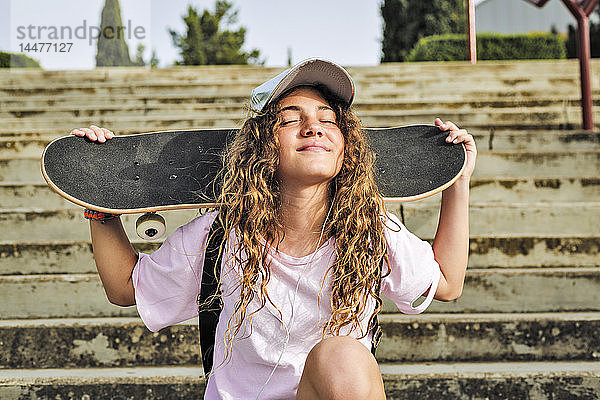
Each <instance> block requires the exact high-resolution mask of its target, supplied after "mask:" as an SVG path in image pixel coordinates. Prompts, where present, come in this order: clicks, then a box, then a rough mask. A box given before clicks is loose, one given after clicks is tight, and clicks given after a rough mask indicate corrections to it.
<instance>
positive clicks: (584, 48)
mask: <svg viewBox="0 0 600 400" xmlns="http://www.w3.org/2000/svg"><path fill="white" fill-rule="evenodd" d="M577 47H578V53H579V71H580V75H581V106H582V117H583V129H585V130H587V131H591V130H593V129H594V116H593V114H592V83H591V79H590V74H591V72H590V56H591V55H590V25H589V18H588V16H587V15H584V16H583V17H581V18H578V19H577Z"/></svg>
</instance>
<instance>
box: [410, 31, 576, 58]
mask: <svg viewBox="0 0 600 400" xmlns="http://www.w3.org/2000/svg"><path fill="white" fill-rule="evenodd" d="M468 54H469V53H468V46H467V36H466V35H460V34H447V35H434V36H428V37H424V38H422V39H421V40H419V41H418V42H417V44H416V45H415V47H414V48H413V49H412V51H411V52H410V54H409V56H408V57H407V61H461V60H468V58H469V57H468ZM559 58H566V48H565V41H564V39H563V38H561V37H560V36H559V35H556V34H552V33H528V34H517V35H502V34H495V33H483V34H479V35H477V59H479V60H527V59H559Z"/></svg>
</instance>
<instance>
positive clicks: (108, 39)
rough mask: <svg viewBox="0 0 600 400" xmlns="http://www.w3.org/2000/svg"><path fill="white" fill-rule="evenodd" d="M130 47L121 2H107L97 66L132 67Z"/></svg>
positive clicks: (101, 23)
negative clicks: (126, 36)
mask: <svg viewBox="0 0 600 400" xmlns="http://www.w3.org/2000/svg"><path fill="white" fill-rule="evenodd" d="M130 65H132V62H131V58H130V57H129V47H128V46H127V43H126V42H125V31H124V29H123V21H122V19H121V7H120V6H119V0H106V2H105V3H104V8H103V9H102V17H101V20H100V35H99V36H98V52H97V53H96V66H97V67H105V66H130Z"/></svg>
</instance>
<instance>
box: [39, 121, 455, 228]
mask: <svg viewBox="0 0 600 400" xmlns="http://www.w3.org/2000/svg"><path fill="white" fill-rule="evenodd" d="M236 132H237V130H236V129H203V130H179V131H162V132H151V133H141V134H135V135H124V136H116V137H114V138H113V139H111V140H108V141H107V142H106V143H96V142H92V141H90V140H88V139H85V138H81V137H76V136H66V137H62V138H59V139H56V140H54V141H53V142H51V143H50V144H49V145H48V146H47V147H46V149H45V150H44V153H43V155H42V175H43V176H44V178H45V179H46V182H47V183H48V185H49V186H50V187H51V188H52V189H53V190H54V191H55V192H56V193H58V194H59V195H60V196H62V197H64V198H65V199H67V200H69V201H71V202H73V203H75V204H78V205H80V206H83V207H87V208H89V209H93V210H97V211H103V212H109V213H114V214H134V213H144V215H143V216H142V217H140V218H139V219H138V221H137V224H136V225H137V226H136V228H137V229H136V231H137V233H138V235H139V236H140V237H142V238H144V239H156V238H158V237H160V236H162V234H163V233H164V231H165V223H164V219H163V218H162V217H161V216H159V215H158V214H156V212H157V211H164V210H173V209H185V208H206V207H211V206H214V205H215V193H218V188H217V186H216V185H217V183H216V182H215V177H216V175H217V173H218V172H219V170H220V169H221V167H222V164H223V161H222V160H223V157H222V155H223V151H224V150H225V148H226V145H227V143H229V142H230V141H231V140H232V139H233V138H234V136H235V134H236ZM365 134H366V137H367V140H368V142H369V145H370V146H371V148H372V149H373V151H374V152H375V155H376V162H375V166H376V171H375V175H376V181H377V184H378V186H379V188H380V190H381V192H382V194H383V196H384V198H385V200H386V201H390V202H406V201H413V200H418V199H422V198H425V197H428V196H431V195H433V194H435V193H438V192H440V191H442V190H444V189H445V188H447V187H449V186H450V185H452V184H453V183H454V181H455V180H456V179H457V178H458V177H459V176H460V174H461V173H462V170H463V168H464V166H465V163H466V152H465V149H464V146H463V145H462V144H460V145H453V144H449V143H446V141H445V138H446V136H447V133H446V132H443V131H441V130H440V129H439V128H437V127H435V126H432V125H410V126H404V127H397V128H381V129H372V128H367V129H365Z"/></svg>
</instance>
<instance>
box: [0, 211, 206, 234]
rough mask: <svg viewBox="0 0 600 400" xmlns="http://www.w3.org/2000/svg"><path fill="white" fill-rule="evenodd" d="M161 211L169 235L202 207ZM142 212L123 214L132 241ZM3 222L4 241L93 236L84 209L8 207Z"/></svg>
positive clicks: (1, 215)
mask: <svg viewBox="0 0 600 400" xmlns="http://www.w3.org/2000/svg"><path fill="white" fill-rule="evenodd" d="M161 214H162V215H163V216H164V217H165V219H166V221H167V232H166V234H167V235H168V234H170V233H171V232H173V231H174V230H175V229H177V227H179V226H181V225H183V224H185V223H187V222H189V221H191V220H192V219H193V218H194V217H196V216H197V215H198V210H173V211H169V212H165V213H161ZM141 215H142V214H128V215H123V216H122V217H121V220H122V221H123V226H124V227H125V231H126V232H127V234H128V236H129V238H130V239H132V240H138V239H139V238H138V236H137V234H136V233H135V223H136V221H137V219H138V218H139V217H140V216H141ZM0 222H1V223H2V226H3V228H4V229H3V230H2V231H1V232H0V241H7V240H10V241H26V242H31V241H37V240H41V241H48V240H81V239H82V238H89V224H88V221H87V220H85V219H84V218H83V209H82V208H68V209H56V210H48V209H31V208H27V209H12V210H7V209H4V210H0ZM19 227H20V228H19Z"/></svg>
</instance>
